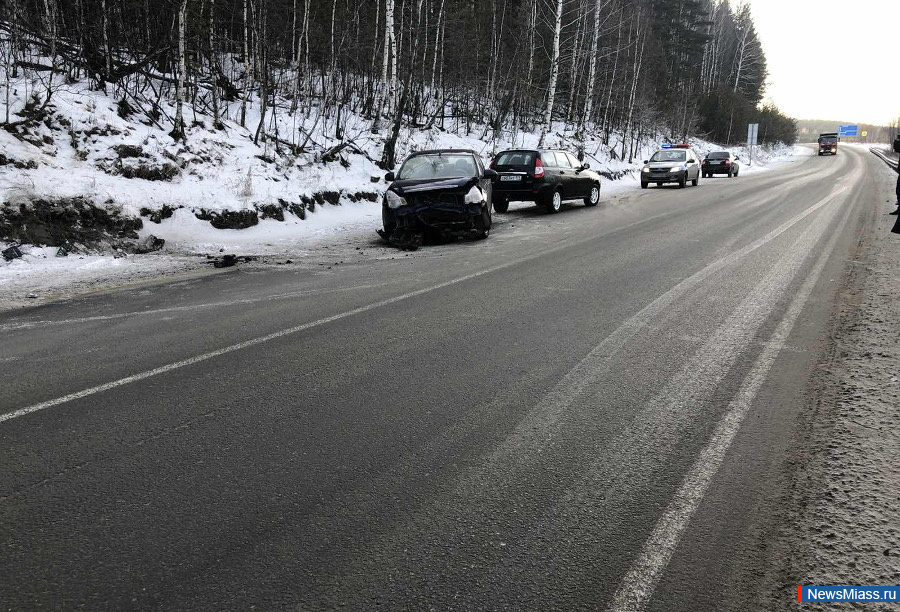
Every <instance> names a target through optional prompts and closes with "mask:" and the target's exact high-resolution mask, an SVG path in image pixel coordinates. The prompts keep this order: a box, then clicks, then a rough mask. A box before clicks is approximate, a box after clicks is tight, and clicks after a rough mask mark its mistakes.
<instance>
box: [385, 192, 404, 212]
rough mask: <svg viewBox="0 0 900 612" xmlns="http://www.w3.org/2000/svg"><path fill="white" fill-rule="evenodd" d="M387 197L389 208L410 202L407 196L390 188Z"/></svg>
mask: <svg viewBox="0 0 900 612" xmlns="http://www.w3.org/2000/svg"><path fill="white" fill-rule="evenodd" d="M385 199H387V205H388V208H400V207H401V206H406V205H407V204H408V202H407V201H406V198H404V197H402V196H399V195H397V194H396V193H394V192H393V191H390V190H389V191H388V192H387V195H386V196H385Z"/></svg>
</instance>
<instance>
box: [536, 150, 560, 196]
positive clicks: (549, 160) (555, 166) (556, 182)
mask: <svg viewBox="0 0 900 612" xmlns="http://www.w3.org/2000/svg"><path fill="white" fill-rule="evenodd" d="M541 161H543V162H544V181H545V182H547V183H549V184H551V185H553V188H554V189H556V188H557V187H562V186H563V179H564V178H565V175H563V174H562V169H561V168H560V167H559V163H558V162H557V161H556V153H554V152H553V151H541Z"/></svg>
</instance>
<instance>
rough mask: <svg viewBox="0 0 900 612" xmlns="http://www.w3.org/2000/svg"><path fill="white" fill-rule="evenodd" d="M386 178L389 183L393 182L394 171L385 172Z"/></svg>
mask: <svg viewBox="0 0 900 612" xmlns="http://www.w3.org/2000/svg"><path fill="white" fill-rule="evenodd" d="M384 180H386V181H387V182H388V183H392V182H393V181H394V173H393V172H388V173H387V174H385V175H384Z"/></svg>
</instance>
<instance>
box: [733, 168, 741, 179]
mask: <svg viewBox="0 0 900 612" xmlns="http://www.w3.org/2000/svg"><path fill="white" fill-rule="evenodd" d="M738 172H740V170H737V169H735V171H734V178H737V175H738Z"/></svg>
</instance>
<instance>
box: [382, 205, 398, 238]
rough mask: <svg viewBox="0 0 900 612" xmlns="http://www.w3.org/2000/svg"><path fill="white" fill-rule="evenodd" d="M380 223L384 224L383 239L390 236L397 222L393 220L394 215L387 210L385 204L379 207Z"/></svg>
mask: <svg viewBox="0 0 900 612" xmlns="http://www.w3.org/2000/svg"><path fill="white" fill-rule="evenodd" d="M381 225H382V226H384V237H385V239H387V238H388V237H390V235H391V234H393V233H394V230H395V229H397V222H396V221H395V220H394V215H393V214H391V213H390V212H388V208H387V207H386V206H382V207H381Z"/></svg>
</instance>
